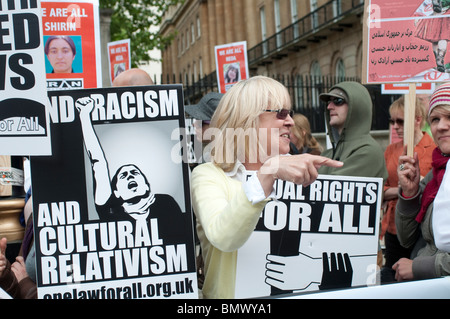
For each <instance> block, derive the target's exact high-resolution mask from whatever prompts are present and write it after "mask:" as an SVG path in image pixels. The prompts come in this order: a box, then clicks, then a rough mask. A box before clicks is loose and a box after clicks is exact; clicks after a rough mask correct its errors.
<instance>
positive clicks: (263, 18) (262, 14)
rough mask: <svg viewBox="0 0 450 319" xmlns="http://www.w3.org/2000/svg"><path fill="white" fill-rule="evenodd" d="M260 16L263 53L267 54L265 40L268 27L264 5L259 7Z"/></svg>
mask: <svg viewBox="0 0 450 319" xmlns="http://www.w3.org/2000/svg"><path fill="white" fill-rule="evenodd" d="M259 17H260V20H261V38H262V43H263V54H267V42H265V40H266V37H267V28H266V13H265V10H264V7H261V8H260V9H259Z"/></svg>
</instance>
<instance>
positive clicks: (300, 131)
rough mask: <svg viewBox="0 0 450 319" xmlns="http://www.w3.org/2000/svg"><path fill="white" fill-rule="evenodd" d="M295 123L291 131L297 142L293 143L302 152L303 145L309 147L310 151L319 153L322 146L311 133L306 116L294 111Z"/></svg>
mask: <svg viewBox="0 0 450 319" xmlns="http://www.w3.org/2000/svg"><path fill="white" fill-rule="evenodd" d="M293 119H294V123H295V125H294V126H293V127H292V133H293V134H294V135H295V137H297V140H298V142H297V144H296V145H295V146H296V147H297V149H298V150H299V152H300V153H301V152H302V149H303V147H305V146H306V147H308V148H310V149H311V151H312V153H315V154H320V153H321V152H322V150H323V148H322V146H321V145H320V144H319V142H317V140H316V139H315V138H314V137H313V136H312V134H311V125H310V124H309V120H308V118H307V117H306V116H304V115H303V114H300V113H296V114H294V116H293Z"/></svg>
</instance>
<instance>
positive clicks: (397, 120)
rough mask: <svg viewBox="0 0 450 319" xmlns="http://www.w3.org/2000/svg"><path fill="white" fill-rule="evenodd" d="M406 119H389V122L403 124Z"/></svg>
mask: <svg viewBox="0 0 450 319" xmlns="http://www.w3.org/2000/svg"><path fill="white" fill-rule="evenodd" d="M404 122H405V121H404V120H402V119H395V120H393V119H389V124H391V125H394V124H395V123H397V125H403V123H404Z"/></svg>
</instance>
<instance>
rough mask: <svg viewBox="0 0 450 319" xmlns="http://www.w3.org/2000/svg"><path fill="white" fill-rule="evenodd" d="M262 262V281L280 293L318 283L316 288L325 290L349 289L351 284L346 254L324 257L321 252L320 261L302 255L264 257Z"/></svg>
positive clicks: (349, 267)
mask: <svg viewBox="0 0 450 319" xmlns="http://www.w3.org/2000/svg"><path fill="white" fill-rule="evenodd" d="M266 259H267V261H268V263H267V264H266V280H265V282H266V283H267V284H268V285H270V286H273V287H276V288H278V289H281V290H305V289H306V288H308V287H309V286H311V285H313V284H319V286H318V288H319V289H320V290H325V289H336V288H344V287H350V286H351V284H352V277H353V268H352V265H351V261H350V257H349V256H348V254H346V253H345V254H341V253H338V254H337V255H336V254H335V253H331V254H330V257H328V254H327V253H326V252H324V253H323V254H322V258H312V257H310V256H307V255H305V254H299V255H297V256H287V257H284V256H277V255H267V257H266ZM330 265H331V267H330ZM305 274H307V275H305ZM320 276H322V277H320ZM320 278H321V280H320Z"/></svg>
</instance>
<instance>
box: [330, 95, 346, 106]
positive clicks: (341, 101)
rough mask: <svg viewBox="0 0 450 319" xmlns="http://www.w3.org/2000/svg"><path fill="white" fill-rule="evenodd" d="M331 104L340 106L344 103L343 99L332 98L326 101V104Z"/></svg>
mask: <svg viewBox="0 0 450 319" xmlns="http://www.w3.org/2000/svg"><path fill="white" fill-rule="evenodd" d="M331 102H333V104H334V105H336V106H341V105H342V104H344V103H345V99H343V98H340V97H337V98H334V99H333V98H332V99H329V100H328V104H330V103H331Z"/></svg>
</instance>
